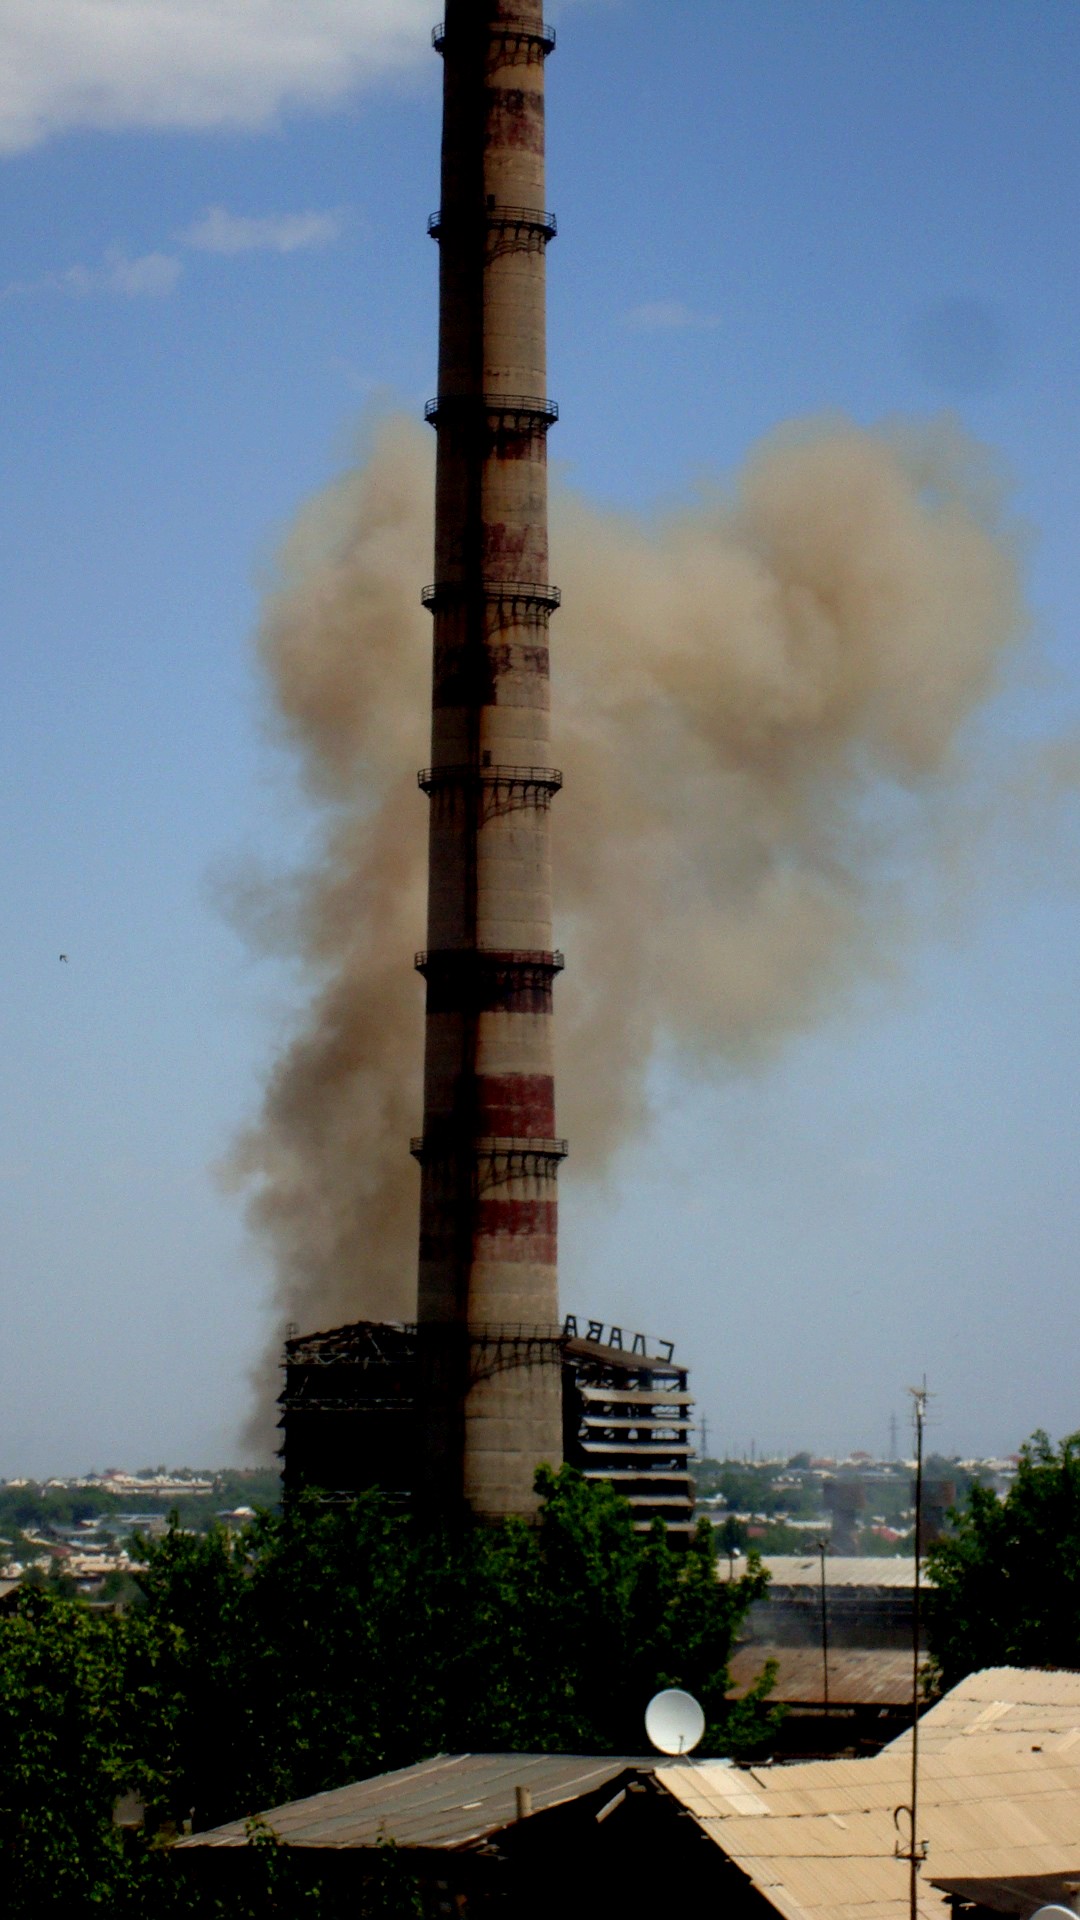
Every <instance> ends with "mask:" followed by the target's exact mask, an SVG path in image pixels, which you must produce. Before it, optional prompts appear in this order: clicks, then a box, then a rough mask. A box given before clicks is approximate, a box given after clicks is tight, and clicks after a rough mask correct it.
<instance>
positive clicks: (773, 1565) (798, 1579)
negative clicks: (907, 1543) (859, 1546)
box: [717, 1553, 930, 1591]
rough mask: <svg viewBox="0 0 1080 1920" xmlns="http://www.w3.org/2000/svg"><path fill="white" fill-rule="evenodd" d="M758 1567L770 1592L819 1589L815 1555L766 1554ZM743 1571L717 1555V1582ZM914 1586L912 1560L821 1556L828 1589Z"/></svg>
mask: <svg viewBox="0 0 1080 1920" xmlns="http://www.w3.org/2000/svg"><path fill="white" fill-rule="evenodd" d="M761 1564H762V1566H763V1567H764V1568H765V1569H766V1571H767V1572H768V1573H769V1575H770V1577H771V1581H772V1587H773V1590H774V1591H775V1589H776V1588H777V1587H820V1585H821V1560H820V1557H819V1556H818V1555H817V1554H816V1553H813V1554H805V1553H766V1554H764V1555H763V1557H762V1562H761ZM745 1572H746V1561H745V1560H743V1559H738V1560H736V1561H735V1562H734V1565H732V1563H731V1562H730V1561H729V1560H728V1558H727V1555H726V1554H724V1553H721V1555H720V1558H719V1561H718V1563H717V1573H718V1575H719V1577H720V1579H721V1580H727V1579H729V1578H730V1577H732V1575H733V1576H734V1578H735V1579H736V1580H739V1579H741V1578H742V1576H743V1574H744V1573H745ZM922 1580H923V1585H924V1586H925V1585H929V1584H930V1583H929V1582H928V1580H927V1575H926V1568H925V1567H924V1568H923V1572H922ZM914 1585H915V1561H914V1559H913V1558H911V1559H908V1558H905V1557H900V1558H897V1559H893V1558H891V1557H890V1556H889V1555H887V1554H837V1556H836V1558H835V1559H832V1558H830V1556H829V1555H828V1554H826V1556H825V1586H826V1589H828V1588H830V1587H875V1588H877V1587H898V1588H912V1587H914Z"/></svg>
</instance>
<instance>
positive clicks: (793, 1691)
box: [729, 1641, 911, 1707]
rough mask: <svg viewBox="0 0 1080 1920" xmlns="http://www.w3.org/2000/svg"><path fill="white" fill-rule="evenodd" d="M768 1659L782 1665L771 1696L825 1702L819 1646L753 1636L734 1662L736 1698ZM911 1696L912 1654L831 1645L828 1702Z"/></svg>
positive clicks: (882, 1703) (879, 1701)
mask: <svg viewBox="0 0 1080 1920" xmlns="http://www.w3.org/2000/svg"><path fill="white" fill-rule="evenodd" d="M766 1660H775V1661H776V1662H777V1665H778V1666H779V1668H780V1671H779V1673H778V1675H777V1679H776V1685H775V1687H774V1688H773V1691H772V1694H771V1696H770V1697H771V1698H772V1699H773V1700H780V1701H784V1702H786V1703H787V1704H789V1705H791V1706H810V1705H814V1706H817V1705H820V1704H821V1702H822V1701H823V1699H824V1674H823V1670H822V1660H821V1648H820V1647H776V1646H772V1645H769V1644H766V1643H762V1644H758V1643H756V1642H753V1641H750V1642H748V1643H747V1644H746V1645H745V1646H741V1647H736V1649H735V1652H734V1653H733V1654H732V1657H731V1660H730V1662H729V1667H730V1672H731V1687H730V1689H729V1692H730V1693H731V1695H732V1696H734V1697H735V1698H738V1697H739V1696H741V1695H742V1694H744V1693H745V1692H746V1691H747V1689H748V1688H749V1687H751V1686H753V1684H754V1681H755V1680H756V1679H757V1677H758V1675H759V1674H760V1672H761V1669H762V1667H763V1666H764V1665H765V1662H766ZM910 1699H911V1655H910V1653H898V1652H897V1651H896V1650H895V1648H891V1647H830V1648H829V1704H830V1706H835V1707H858V1706H874V1707H892V1706H904V1705H906V1703H907V1702H908V1701H909V1700H910Z"/></svg>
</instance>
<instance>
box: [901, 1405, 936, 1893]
mask: <svg viewBox="0 0 1080 1920" xmlns="http://www.w3.org/2000/svg"><path fill="white" fill-rule="evenodd" d="M908 1391H909V1393H910V1394H911V1398H912V1403H913V1404H912V1418H913V1421H914V1426H915V1594H914V1605H913V1608H912V1625H911V1636H912V1645H911V1803H910V1805H909V1806H906V1807H897V1808H895V1809H894V1812H893V1822H894V1824H895V1826H896V1829H897V1832H899V1831H900V1815H901V1814H902V1813H906V1814H907V1816H908V1821H909V1836H908V1847H907V1851H906V1852H905V1851H904V1849H903V1847H902V1846H901V1845H900V1842H899V1840H898V1841H897V1843H896V1856H897V1859H899V1860H906V1861H907V1862H908V1908H909V1915H910V1920H918V1915H919V1868H920V1867H921V1865H922V1863H923V1861H924V1860H925V1859H926V1841H925V1840H920V1839H919V1838H918V1815H919V1661H920V1654H921V1648H920V1645H919V1640H920V1626H921V1587H922V1473H923V1429H924V1427H925V1425H926V1402H927V1400H928V1398H929V1395H928V1393H927V1391H926V1380H925V1377H924V1379H923V1383H922V1386H921V1387H909V1389H908Z"/></svg>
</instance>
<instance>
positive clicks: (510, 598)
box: [413, 0, 566, 1518]
mask: <svg viewBox="0 0 1080 1920" xmlns="http://www.w3.org/2000/svg"><path fill="white" fill-rule="evenodd" d="M433 40H434V45H435V48H436V50H437V51H438V52H439V53H440V54H441V55H442V59H443V65H444V87H443V146H442V200H441V205H440V207H439V210H438V212H437V213H434V214H432V216H431V220H430V221H429V223H428V226H429V231H430V233H431V234H432V236H433V238H434V239H436V240H437V242H438V244H439V256H440V257H439V391H438V394H437V395H436V397H435V399H434V400H432V401H431V402H429V404H428V407H427V417H428V419H429V420H430V421H431V423H432V425H433V426H434V427H435V428H436V431H437V433H438V455H437V462H436V484H435V570H434V584H433V585H431V586H429V587H427V588H426V589H425V590H424V594H423V599H424V601H425V604H426V605H427V606H428V607H429V608H430V610H431V613H432V617H433V621H434V651H433V673H432V716H431V765H430V766H429V767H427V768H425V769H424V770H423V771H422V772H421V774H420V776H419V778H420V785H421V787H422V788H423V790H424V792H425V793H426V794H427V795H428V796H429V798H430V803H431V813H430V835H429V866H428V933H427V949H426V951H425V952H423V953H421V954H419V955H418V956H417V961H416V964H417V967H418V968H419V970H420V972H421V973H422V974H423V976H424V979H425V981H426V984H427V1021H426V1041H425V1056H424V1123H423V1133H422V1135H421V1136H420V1138H419V1139H418V1140H416V1141H414V1143H413V1151H414V1153H415V1154H416V1157H417V1159H418V1160H419V1162H420V1167H421V1197H420V1270H419V1291H418V1305H417V1323H418V1324H417V1342H418V1364H419V1369H420V1378H421V1390H420V1406H419V1437H418V1444H419V1450H420V1461H419V1465H420V1485H421V1486H422V1487H423V1488H424V1490H425V1497H427V1498H430V1499H431V1500H432V1502H433V1503H434V1505H435V1507H436V1508H437V1510H439V1511H441V1512H444V1513H452V1512H454V1511H455V1510H460V1509H466V1508H467V1509H469V1510H471V1512H472V1513H473V1514H474V1515H476V1516H477V1517H480V1518H497V1517H499V1516H500V1515H503V1514H508V1513H527V1512H529V1511H530V1510H531V1509H532V1507H533V1506H534V1504H535V1495H534V1493H533V1490H532V1483H533V1476H534V1473H535V1470H536V1465H537V1462H538V1461H539V1460H552V1461H557V1460H558V1458H559V1456H560V1453H561V1448H562V1406H561V1364H560V1350H559V1333H560V1327H559V1310H558V1284H557V1275H556V1174H557V1171H558V1166H559V1161H560V1160H561V1159H562V1157H563V1155H564V1154H565V1152H566V1144H565V1142H564V1141H562V1140H560V1139H559V1138H557V1136H556V1127H555V1081H554V1072H553V1058H552V1037H551V1013H552V984H553V981H554V977H555V974H556V973H557V972H558V970H559V968H560V967H561V965H562V959H561V956H560V955H559V954H557V953H555V952H554V951H553V948H552V938H551V853H550V837H549V824H550V821H549V815H550V807H551V800H552V796H553V795H554V794H555V793H557V791H558V789H559V786H560V785H561V775H560V774H559V773H558V772H557V770H556V769H555V768H553V767H552V766H550V765H549V764H548V763H549V761H550V758H551V751H550V737H549V735H550V729H549V702H548V686H549V679H548V621H549V618H550V616H551V613H552V612H553V610H554V609H555V607H557V605H558V602H559V595H558V591H557V589H556V588H555V587H553V586H552V585H551V583H550V581H549V580H548V533H547V431H548V428H549V427H550V426H551V424H552V422H553V421H554V419H555V418H556V414H557V409H556V407H555V405H554V403H553V402H552V401H551V400H549V399H548V398H547V397H546V393H545V388H546V384H547V382H546V346H545V281H544V270H545V253H546V249H547V245H548V242H549V241H550V240H551V239H552V237H553V236H554V233H555V220H554V217H553V215H552V214H550V213H549V212H548V211H547V210H546V208H545V206H544V197H545V196H544V63H545V60H546V58H547V56H548V54H549V53H550V52H551V50H552V47H553V46H554V34H553V33H552V32H551V31H550V30H549V29H548V28H547V27H545V25H544V23H543V20H542V19H541V15H540V0H447V12H446V19H445V22H444V24H443V25H442V26H440V27H437V28H436V29H435V32H434V35H433Z"/></svg>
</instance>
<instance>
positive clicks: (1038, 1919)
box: [1031, 1902, 1076, 1920]
mask: <svg viewBox="0 0 1080 1920" xmlns="http://www.w3.org/2000/svg"><path fill="white" fill-rule="evenodd" d="M1066 1914H1072V1920H1076V1914H1075V1913H1074V1912H1073V1909H1072V1907H1059V1906H1057V1905H1056V1904H1055V1903H1053V1902H1052V1903H1051V1904H1050V1905H1049V1906H1046V1907H1036V1909H1035V1912H1034V1913H1033V1914H1032V1916H1031V1920H1065V1915H1066Z"/></svg>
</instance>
